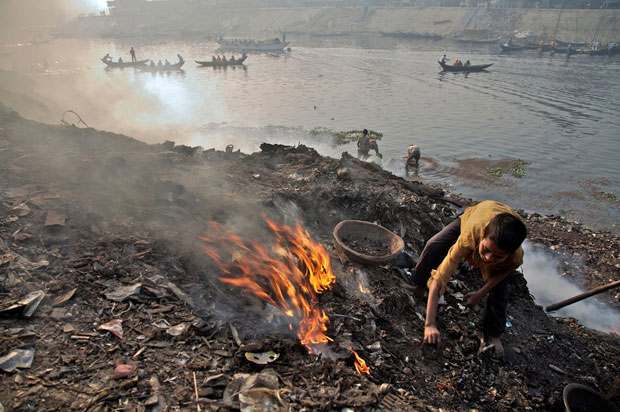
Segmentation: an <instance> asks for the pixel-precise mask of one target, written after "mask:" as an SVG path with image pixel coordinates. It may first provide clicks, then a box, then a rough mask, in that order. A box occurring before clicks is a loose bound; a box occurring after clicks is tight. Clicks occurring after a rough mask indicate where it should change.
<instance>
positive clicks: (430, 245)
mask: <svg viewBox="0 0 620 412" xmlns="http://www.w3.org/2000/svg"><path fill="white" fill-rule="evenodd" d="M526 236H527V228H526V226H525V224H524V223H523V221H522V220H521V218H520V217H519V214H518V213H517V212H516V211H515V210H514V209H512V208H511V207H509V206H507V205H505V204H502V203H499V202H495V201H492V200H485V201H482V202H480V203H478V204H476V205H474V206H472V207H469V208H467V209H465V211H464V212H463V214H462V215H461V216H460V217H458V218H456V220H454V221H453V222H452V223H450V224H449V225H447V226H446V227H444V228H443V229H442V230H441V231H440V232H439V233H437V234H436V235H435V236H433V237H432V238H431V239H430V240H429V241H428V242H426V245H425V246H424V249H423V250H422V253H421V254H420V258H419V259H418V261H417V263H416V266H415V270H414V271H413V272H414V275H413V277H412V279H409V281H411V282H413V283H414V286H415V290H414V291H413V294H414V295H415V296H417V297H418V298H420V297H422V296H424V292H425V291H426V288H427V286H428V300H427V305H426V320H425V322H424V343H426V344H433V345H438V344H439V343H440V334H439V330H438V328H437V323H436V319H435V318H436V314H437V303H438V301H439V296H440V295H443V293H444V292H445V290H446V288H447V285H448V282H449V281H450V278H451V277H452V275H453V274H454V272H455V271H456V270H457V268H458V267H459V264H460V262H461V261H462V260H465V261H467V262H468V263H469V264H470V265H472V266H473V267H475V268H478V269H480V271H481V273H482V278H483V280H484V285H483V286H482V287H481V288H480V289H479V290H477V291H474V292H470V293H468V294H467V295H465V299H466V302H467V303H466V305H467V306H477V305H479V304H480V301H481V300H482V299H483V298H484V297H485V296H487V295H488V298H487V300H486V308H485V311H484V315H483V320H482V330H483V335H484V343H485V346H491V347H492V348H493V349H494V350H495V357H497V358H502V357H503V354H504V347H503V346H502V342H501V340H500V337H501V335H502V334H503V333H504V331H505V329H506V308H507V306H508V283H509V276H510V275H511V274H513V273H514V272H515V269H517V268H518V267H519V266H521V264H522V263H523V248H522V247H521V244H522V243H523V241H524V240H525V238H526Z"/></svg>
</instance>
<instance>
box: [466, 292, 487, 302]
mask: <svg viewBox="0 0 620 412" xmlns="http://www.w3.org/2000/svg"><path fill="white" fill-rule="evenodd" d="M465 298H466V299H467V301H466V302H465V306H478V305H479V304H480V301H481V300H482V298H483V296H482V293H480V291H475V292H469V293H468V294H466V295H465Z"/></svg>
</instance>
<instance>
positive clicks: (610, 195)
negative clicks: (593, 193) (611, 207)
mask: <svg viewBox="0 0 620 412" xmlns="http://www.w3.org/2000/svg"><path fill="white" fill-rule="evenodd" d="M601 195H603V197H604V198H606V199H607V200H611V201H612V202H617V201H618V196H616V194H615V193H613V192H601Z"/></svg>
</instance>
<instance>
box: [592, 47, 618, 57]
mask: <svg viewBox="0 0 620 412" xmlns="http://www.w3.org/2000/svg"><path fill="white" fill-rule="evenodd" d="M618 53H620V48H618V47H611V48H610V47H605V48H604V49H598V50H588V51H587V52H586V54H587V55H588V56H613V55H615V54H618Z"/></svg>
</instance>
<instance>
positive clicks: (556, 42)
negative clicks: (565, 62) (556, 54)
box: [555, 40, 589, 53]
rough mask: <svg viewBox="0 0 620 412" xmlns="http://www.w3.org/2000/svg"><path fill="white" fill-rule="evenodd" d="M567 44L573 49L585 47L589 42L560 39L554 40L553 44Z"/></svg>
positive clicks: (560, 45)
mask: <svg viewBox="0 0 620 412" xmlns="http://www.w3.org/2000/svg"><path fill="white" fill-rule="evenodd" d="M569 44H570V45H572V46H573V49H574V48H576V47H586V46H587V45H588V44H589V43H579V42H574V41H562V40H556V41H555V45H556V46H559V47H568V45H569ZM571 53H572V51H571Z"/></svg>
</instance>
